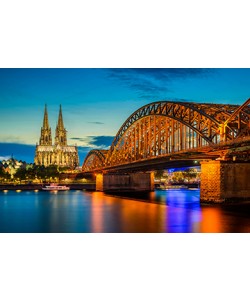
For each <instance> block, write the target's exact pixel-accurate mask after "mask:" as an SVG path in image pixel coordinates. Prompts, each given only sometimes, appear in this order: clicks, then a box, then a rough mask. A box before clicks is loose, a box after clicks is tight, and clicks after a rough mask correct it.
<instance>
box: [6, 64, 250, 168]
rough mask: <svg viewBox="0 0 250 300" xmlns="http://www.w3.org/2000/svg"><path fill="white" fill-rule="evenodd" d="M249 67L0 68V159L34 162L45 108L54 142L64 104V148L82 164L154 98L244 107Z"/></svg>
mask: <svg viewBox="0 0 250 300" xmlns="http://www.w3.org/2000/svg"><path fill="white" fill-rule="evenodd" d="M249 87H250V69H153V68H151V69H0V103H1V110H0V160H1V159H4V158H7V157H10V156H11V155H12V154H13V155H14V157H15V158H16V159H18V160H20V159H22V160H25V161H27V162H33V161H34V154H35V144H36V143H38V142H39V138H40V129H41V126H42V121H43V113H44V105H45V104H47V107H48V115H49V123H50V126H51V129H52V134H53V140H54V136H55V134H54V132H55V127H56V122H57V118H58V112H59V105H60V104H62V111H63V118H64V125H65V127H66V129H67V131H68V144H69V145H73V144H75V143H77V145H78V146H79V157H80V163H81V164H82V163H83V160H84V157H85V156H86V154H87V152H88V151H89V150H90V149H93V148H108V146H109V145H110V144H111V142H112V140H113V138H114V136H115V135H116V133H117V131H118V130H119V128H120V126H121V125H122V123H123V122H124V121H125V120H126V119H127V118H128V117H129V116H130V115H131V114H132V113H133V112H134V111H135V110H136V109H138V108H140V107H141V106H143V105H145V104H148V103H150V102H154V101H158V100H167V99H169V100H176V101H178V100H182V101H183V100H184V101H193V102H207V103H231V104H242V103H243V102H244V101H246V100H247V99H248V98H249V97H250V89H249Z"/></svg>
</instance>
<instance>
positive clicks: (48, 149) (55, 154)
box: [35, 105, 79, 168]
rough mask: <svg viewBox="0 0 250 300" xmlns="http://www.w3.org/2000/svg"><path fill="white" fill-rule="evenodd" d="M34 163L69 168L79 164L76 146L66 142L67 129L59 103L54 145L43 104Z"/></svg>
mask: <svg viewBox="0 0 250 300" xmlns="http://www.w3.org/2000/svg"><path fill="white" fill-rule="evenodd" d="M35 164H36V165H44V166H50V165H57V166H64V167H71V168H75V167H77V166H78V165H79V157H78V150H77V147H76V146H68V144H67V131H66V129H65V128H64V124H63V117H62V107H61V105H60V110H59V116H58V122H57V126H56V135H55V144H54V145H52V136H51V128H50V127H49V119H48V112H47V106H46V105H45V110H44V117H43V127H42V128H41V137H40V141H39V145H37V146H36V154H35Z"/></svg>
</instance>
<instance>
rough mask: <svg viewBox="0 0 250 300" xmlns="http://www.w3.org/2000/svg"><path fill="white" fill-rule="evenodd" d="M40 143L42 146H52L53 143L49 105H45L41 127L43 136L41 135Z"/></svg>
mask: <svg viewBox="0 0 250 300" xmlns="http://www.w3.org/2000/svg"><path fill="white" fill-rule="evenodd" d="M39 145H42V146H51V145H52V137H51V128H50V127H49V119H48V112H47V105H45V110H44V117H43V127H42V128H41V137H40V143H39Z"/></svg>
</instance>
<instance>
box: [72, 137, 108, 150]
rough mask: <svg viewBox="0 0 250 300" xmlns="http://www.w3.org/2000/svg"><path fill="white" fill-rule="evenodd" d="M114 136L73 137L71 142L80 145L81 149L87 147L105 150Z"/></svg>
mask: <svg viewBox="0 0 250 300" xmlns="http://www.w3.org/2000/svg"><path fill="white" fill-rule="evenodd" d="M113 139H114V136H105V135H100V136H85V137H73V138H71V140H75V141H78V142H81V143H82V145H81V146H82V147H89V148H91V149H94V148H95V149H107V148H109V147H110V146H111V144H112V141H113Z"/></svg>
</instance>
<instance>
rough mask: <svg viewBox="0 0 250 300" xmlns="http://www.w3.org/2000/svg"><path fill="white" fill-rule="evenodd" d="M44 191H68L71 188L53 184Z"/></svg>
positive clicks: (44, 188)
mask: <svg viewBox="0 0 250 300" xmlns="http://www.w3.org/2000/svg"><path fill="white" fill-rule="evenodd" d="M42 189H43V190H44V191H68V190H69V187H68V186H66V185H59V184H57V183H51V184H50V185H46V186H45V187H43V188H42Z"/></svg>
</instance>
